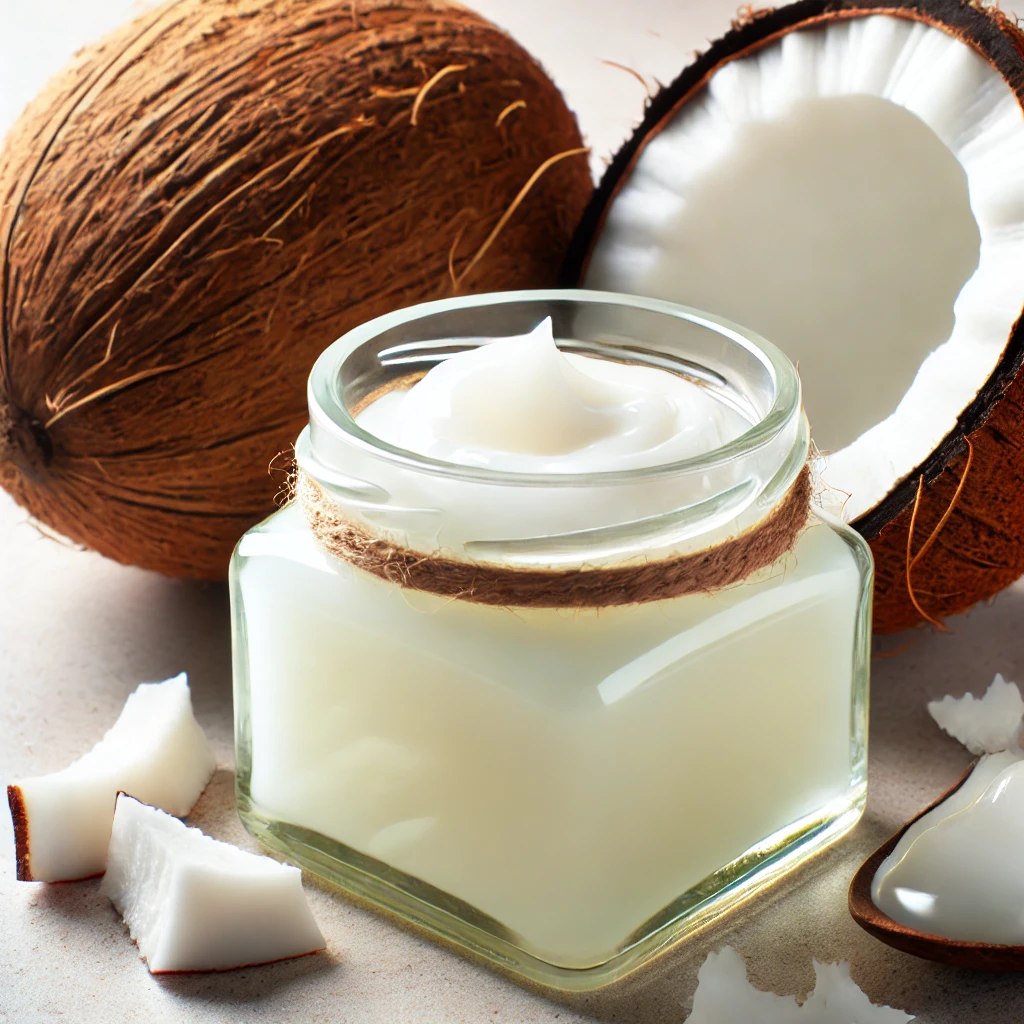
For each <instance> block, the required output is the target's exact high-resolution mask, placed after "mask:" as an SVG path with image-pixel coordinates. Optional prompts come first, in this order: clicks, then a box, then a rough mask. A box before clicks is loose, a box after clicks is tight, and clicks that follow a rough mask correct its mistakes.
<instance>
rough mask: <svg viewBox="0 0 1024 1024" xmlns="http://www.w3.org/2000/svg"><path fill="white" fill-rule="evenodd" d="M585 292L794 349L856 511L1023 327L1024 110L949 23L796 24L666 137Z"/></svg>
mask: <svg viewBox="0 0 1024 1024" xmlns="http://www.w3.org/2000/svg"><path fill="white" fill-rule="evenodd" d="M585 283H586V286H587V287H588V288H605V289H611V290H617V291H628V292H635V293H638V294H643V295H651V296H656V297H660V298H666V299H672V300H674V301H677V302H682V303H685V304H687V305H691V306H696V307H698V308H701V309H705V310H708V311H710V312H713V313H717V314H719V315H722V316H725V317H728V318H729V319H732V320H734V321H736V322H737V323H740V324H743V325H744V326H746V327H749V328H751V329H753V330H755V331H757V332H758V333H760V334H762V335H763V336H764V337H766V338H768V339H769V340H770V341H773V342H775V343H776V344H777V345H779V346H780V347H781V348H782V349H783V350H784V351H785V352H786V353H787V354H788V355H789V356H790V358H791V359H793V361H794V362H796V363H797V364H798V366H799V369H800V375H801V378H802V379H803V382H804V401H805V405H806V408H807V412H808V416H809V418H810V421H811V428H812V433H813V435H814V437H815V440H816V442H817V443H818V445H819V446H820V447H821V448H822V449H824V450H826V451H829V452H830V453H831V454H830V455H829V460H828V464H827V469H826V474H825V477H826V480H827V482H828V483H829V485H830V486H832V487H834V488H836V489H837V490H840V491H845V492H848V493H849V494H850V499H849V501H848V502H847V505H846V509H845V513H846V517H847V518H848V519H856V518H858V517H859V516H861V515H863V514H864V513H866V512H867V511H869V510H870V509H872V508H873V507H874V506H875V505H877V504H878V503H879V502H880V501H881V500H882V499H883V498H884V497H885V496H886V495H887V494H888V493H889V492H890V491H891V490H892V489H893V487H894V486H895V484H896V483H897V482H898V481H900V480H901V479H903V478H904V477H906V476H907V475H908V474H910V473H912V472H913V471H914V469H915V468H916V467H918V466H919V465H921V463H923V462H924V461H925V459H927V457H928V456H929V455H930V454H931V453H932V452H933V451H934V450H935V449H936V448H937V447H938V446H939V444H940V443H941V441H942V440H943V438H945V437H946V436H947V435H948V434H949V433H950V432H951V431H952V430H953V429H954V427H955V425H956V421H957V418H958V416H959V415H960V414H961V413H962V412H963V411H964V409H965V408H967V407H968V406H969V405H970V403H971V402H972V401H973V400H974V399H975V397H976V396H977V395H978V393H979V391H980V390H981V389H982V387H983V386H984V384H985V383H986V381H987V380H988V379H989V377H990V376H991V375H992V373H993V371H994V370H995V369H996V367H997V366H998V364H999V363H1000V359H1001V357H1002V355H1003V352H1004V349H1005V347H1006V344H1007V339H1008V337H1009V335H1010V333H1011V330H1012V328H1013V326H1014V324H1015V322H1016V321H1017V318H1018V317H1019V316H1020V313H1021V308H1022V306H1024V115H1022V111H1021V108H1020V105H1019V104H1018V102H1017V99H1016V97H1015V96H1014V93H1013V92H1012V90H1011V89H1010V87H1009V85H1008V84H1007V83H1006V82H1005V81H1004V79H1003V78H1002V76H1001V75H1000V74H999V72H998V71H997V70H996V69H995V68H993V67H992V66H991V65H990V64H989V63H988V62H987V61H986V60H984V59H983V58H982V57H981V56H979V55H978V54H977V53H976V52H975V51H974V50H973V49H972V48H971V47H970V46H968V45H967V44H965V43H963V42H961V41H959V40H958V39H955V38H953V37H952V36H949V35H947V34H946V33H945V32H943V31H942V30H940V29H937V28H933V27H931V26H928V25H925V24H922V23H919V22H915V21H911V20H907V19H903V18H898V17H892V16H888V15H872V16H869V17H862V18H854V19H852V20H847V21H836V22H831V23H828V24H827V25H824V26H821V27H815V28H808V29H800V30H795V31H792V32H789V33H788V34H787V35H785V36H783V37H782V38H781V39H779V40H777V41H775V42H772V43H770V44H768V45H767V46H765V47H764V48H762V49H760V50H759V51H757V52H755V53H753V54H751V55H749V56H745V57H742V58H740V59H737V60H734V61H732V62H731V63H728V64H725V65H723V66H722V67H721V68H720V69H719V70H717V71H716V72H715V74H714V75H713V76H712V77H711V78H710V80H709V82H708V83H707V86H706V88H704V89H702V90H701V91H700V92H699V93H698V94H697V95H695V96H694V97H693V98H692V99H690V100H689V101H688V102H686V103H684V104H683V105H682V106H681V107H680V108H679V109H678V110H677V111H676V112H675V113H674V114H673V115H672V116H671V118H670V119H669V120H668V121H667V122H665V123H664V124H663V126H662V128H661V130H660V131H658V132H657V133H656V134H653V135H652V136H650V137H649V138H648V139H647V141H646V144H645V145H644V147H643V149H642V150H641V151H640V153H639V156H638V158H637V159H636V161H635V163H634V166H633V168H632V169H631V171H630V172H629V173H628V176H627V177H626V178H625V179H624V182H623V184H622V185H621V187H620V188H619V191H618V192H617V194H616V195H615V198H614V199H613V201H612V203H611V206H610V208H609V209H608V210H607V212H606V219H605V222H604V225H603V228H602V230H601V232H600V234H599V236H598V238H597V241H596V244H595V246H594V248H593V249H592V252H591V256H590V261H589V264H588V268H587V273H586V278H585Z"/></svg>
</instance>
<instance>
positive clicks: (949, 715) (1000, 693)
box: [928, 673, 1024, 754]
mask: <svg viewBox="0 0 1024 1024" xmlns="http://www.w3.org/2000/svg"><path fill="white" fill-rule="evenodd" d="M928 713H929V714H930V715H931V716H932V718H934V719H935V721H936V722H937V723H938V725H939V728H940V729H943V730H944V731H945V732H948V733H949V735H950V736H952V737H953V738H954V739H956V740H959V741H960V742H961V743H962V744H963V745H964V746H965V747H966V748H967V749H968V750H969V751H970V752H971V753H972V754H996V753H998V752H999V751H1000V750H1015V749H1017V748H1018V746H1019V743H1020V726H1021V721H1022V719H1024V700H1022V699H1021V695H1020V690H1019V689H1018V687H1017V684H1016V683H1008V682H1007V681H1006V680H1005V679H1004V678H1003V677H1002V676H1001V675H1000V674H999V673H996V677H995V679H993V680H992V684H991V685H990V686H989V688H988V689H987V690H986V691H985V695H984V696H983V697H980V698H978V697H975V696H974V695H973V694H970V693H965V694H964V695H963V696H962V697H951V696H949V695H948V694H947V696H945V697H943V698H942V700H933V701H930V702H929V703H928Z"/></svg>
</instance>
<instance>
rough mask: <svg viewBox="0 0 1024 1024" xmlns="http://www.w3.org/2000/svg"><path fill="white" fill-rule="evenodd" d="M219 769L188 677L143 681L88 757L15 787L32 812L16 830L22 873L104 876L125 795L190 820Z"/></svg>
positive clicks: (41, 878)
mask: <svg viewBox="0 0 1024 1024" xmlns="http://www.w3.org/2000/svg"><path fill="white" fill-rule="evenodd" d="M215 767H216V760H215V758H214V756H213V753H212V751H211V750H210V747H209V744H208V743H207V742H206V737H205V736H204V735H203V731H202V729H201V728H200V727H199V724H198V722H196V720H195V717H194V715H193V713H192V697H191V694H190V692H189V687H188V679H187V678H186V676H185V674H184V673H182V674H181V675H179V676H176V677H175V678H173V679H168V680H166V681H165V682H162V683H142V684H141V685H140V686H139V687H138V688H137V689H136V690H135V692H134V693H132V694H131V695H130V696H129V697H128V700H127V701H126V702H125V705H124V708H123V709H122V710H121V714H120V716H119V717H118V719H117V721H116V722H115V723H114V725H113V726H112V727H111V729H110V730H109V732H107V734H106V735H105V736H104V737H103V739H102V740H100V742H99V743H97V744H96V746H95V747H93V748H92V750H90V751H89V752H88V753H87V754H85V755H83V756H82V757H80V758H79V759H78V760H77V761H75V762H73V763H72V764H70V765H68V767H67V768H64V769H62V770H61V771H58V772H53V773H52V774H50V775H39V776H36V777H35V778H29V779H23V780H21V781H19V782H16V783H14V784H13V785H12V787H11V789H12V790H16V791H17V792H18V794H19V795H20V804H21V808H22V810H23V814H24V822H23V827H22V828H17V827H16V829H15V832H16V837H17V841H18V847H19V848H18V851H17V853H18V861H19V868H20V867H21V866H22V864H27V868H28V871H27V874H28V876H29V878H30V879H31V880H32V881H38V882H59V881H71V880H73V879H78V878H88V877H90V876H92V875H98V874H101V873H102V872H103V871H104V869H105V868H106V863H107V844H108V842H109V840H110V829H111V823H112V821H113V818H114V803H115V801H116V799H117V794H118V792H119V791H121V790H123V791H125V792H128V793H131V794H133V795H135V796H137V797H139V799H141V800H145V801H146V802H147V803H151V804H154V805H156V806H157V807H161V808H163V809H164V810H166V811H169V812H170V813H171V814H177V815H185V814H188V812H189V811H190V810H191V809H192V807H193V805H194V804H195V802H196V800H197V799H198V798H199V795H200V794H201V793H202V791H203V789H204V788H205V787H206V783H207V782H208V781H209V779H210V776H211V775H212V774H213V771H214V768H215ZM14 802H15V801H14V800H12V809H13V807H14ZM16 825H17V822H16Z"/></svg>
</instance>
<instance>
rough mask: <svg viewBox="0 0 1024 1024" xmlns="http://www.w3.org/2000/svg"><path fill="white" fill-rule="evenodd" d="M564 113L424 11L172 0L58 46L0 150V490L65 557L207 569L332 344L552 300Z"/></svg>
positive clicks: (511, 48) (583, 173)
mask: <svg viewBox="0 0 1024 1024" xmlns="http://www.w3.org/2000/svg"><path fill="white" fill-rule="evenodd" d="M591 191H592V181H591V177H590V170H589V166H588V163H587V157H586V153H585V150H584V149H583V142H582V139H581V137H580V132H579V128H578V127H577V124H576V121H575V118H574V117H573V115H572V112H571V111H570V110H569V109H568V107H567V106H566V105H565V102H564V100H563V99H562V96H561V94H560V93H559V91H558V89H557V88H556V87H555V86H554V84H553V83H552V82H551V80H550V79H549V78H548V77H547V75H546V74H545V73H544V70H543V69H542V68H541V66H540V65H539V64H538V63H537V62H536V61H535V60H534V59H533V58H532V57H531V56H530V55H529V54H528V53H526V52H525V51H524V50H523V49H522V47H521V46H519V45H518V43H516V42H515V41H514V40H513V39H511V38H510V37H509V36H508V35H507V34H506V33H505V32H503V31H501V30H500V29H498V28H496V27H495V26H494V25H492V24H491V23H490V22H488V21H486V20H485V19H483V18H482V17H480V16H479V15H478V14H476V13H474V12H473V11H471V10H468V9H467V8H465V7H463V6H462V5H460V4H457V3H447V2H445V0H359V2H358V3H356V2H355V0H352V2H344V0H339V2H336V3H324V2H322V0H183V2H182V0H170V2H166V3H163V4H160V5H159V6H156V7H154V8H152V9H149V10H146V11H145V12H144V13H142V14H141V15H140V16H139V17H138V18H136V19H135V20H134V21H132V22H131V23H129V24H127V25H125V26H124V27H122V28H119V29H117V30H116V31H114V32H113V33H111V34H110V35H109V36H107V37H106V38H105V39H103V40H101V41H100V42H98V43H96V44H94V45H91V46H87V47H85V48H84V49H82V50H80V51H79V52H78V53H77V54H76V55H75V57H74V59H73V60H72V62H71V63H70V64H69V66H68V67H67V68H66V69H65V70H64V71H62V72H61V73H60V74H59V75H58V76H57V77H56V78H55V79H53V81H51V82H50V83H49V85H48V86H47V87H46V89H45V90H44V91H43V92H42V93H41V94H40V96H39V97H38V98H37V99H35V100H34V101H33V102H32V103H31V104H29V106H28V107H27V108H26V109H25V111H24V113H23V114H22V115H21V117H20V118H19V119H18V121H17V122H16V123H15V124H14V126H13V127H12V128H11V130H10V133H9V134H8V136H7V138H6V141H5V144H4V148H3V150H2V151H0V487H3V488H4V489H6V490H8V491H9V492H10V493H11V494H12V495H13V497H14V498H15V500H16V501H18V502H19V504H21V505H22V506H24V507H25V508H26V509H27V510H28V511H29V512H30V513H31V514H32V515H33V516H35V517H37V518H38V519H40V520H42V521H43V522H45V523H46V524H48V525H49V526H50V527H51V528H52V529H54V530H56V531H58V532H59V533H62V534H65V535H66V536H68V537H70V538H71V539H72V540H75V541H78V542H80V543H82V544H85V545H87V546H88V547H90V548H93V549H94V550H97V551H99V552H101V553H102V554H104V555H107V556H108V557H110V558H115V559H117V560H118V561H121V562H126V563H129V564H135V565H141V566H143V567H144V568H148V569H154V570H156V571H158V572H162V573H167V574H169V575H174V576H192V577H197V578H205V579H223V578H226V576H227V570H228V562H229V559H230V555H231V550H232V548H233V547H234V545H235V543H236V541H237V540H238V538H239V537H240V536H241V535H242V534H243V533H244V532H245V531H246V530H247V529H248V528H249V527H250V526H252V525H254V524H255V523H257V522H259V521H260V520H261V519H263V518H264V517H265V516H267V515H269V514H270V513H271V512H272V511H273V510H274V490H275V487H274V485H273V484H272V483H271V482H270V481H268V479H267V465H268V463H269V462H270V461H271V460H272V459H273V458H274V457H275V456H276V455H277V454H278V453H279V452H281V451H282V450H284V449H287V448H290V446H291V444H292V443H293V442H294V440H295V438H296V437H297V435H298V434H299V432H300V431H301V429H302V427H303V426H304V425H305V423H306V421H307V419H308V412H307V409H306V400H305V396H306V387H305V386H306V378H307V376H308V374H309V371H310V368H311V367H312V365H313V362H314V361H315V359H316V357H317V356H318V355H319V354H320V353H321V352H322V351H323V349H324V348H325V347H326V346H327V345H328V344H330V343H331V342H332V341H333V340H334V339H335V338H337V337H338V336H339V335H341V334H343V333H344V332H345V331H348V330H350V329H351V328H353V327H356V326H358V325H359V324H361V323H364V322H366V321H367V320H370V319H371V318H373V317H376V316H379V315H381V314H383V313H388V312H391V311H392V310H394V309H397V308H398V307H400V306H406V305H410V304H412V303H415V302H420V301H424V300H429V299H437V298H442V297H444V296H447V295H452V294H466V293H469V292H476V291H494V290H500V289H516V288H544V287H550V286H551V285H553V284H554V283H555V281H556V279H557V276H558V271H559V267H560V266H561V263H562V260H563V258H564V255H565V251H566V248H567V246H568V242H569V238H570V236H571V234H572V231H573V228H574V227H575V226H576V223H577V221H578V220H579V216H580V214H581V212H582V210H583V207H584V206H585V205H586V202H587V200H588V199H589V197H590V194H591Z"/></svg>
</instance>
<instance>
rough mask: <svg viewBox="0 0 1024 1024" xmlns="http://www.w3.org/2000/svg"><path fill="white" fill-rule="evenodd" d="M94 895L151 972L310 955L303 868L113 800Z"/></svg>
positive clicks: (125, 799) (313, 933) (314, 935)
mask: <svg viewBox="0 0 1024 1024" xmlns="http://www.w3.org/2000/svg"><path fill="white" fill-rule="evenodd" d="M102 890H103V892H104V893H106V895H107V896H109V897H110V899H111V901H112V902H113V904H114V906H115V907H117V909H118V910H119V911H120V912H121V914H122V916H123V917H124V920H125V924H127V925H128V929H129V931H130V932H131V936H132V938H133V939H134V940H135V942H136V943H137V944H138V947H139V952H140V953H141V955H142V956H143V957H144V958H145V960H146V962H147V963H148V965H149V969H150V971H152V972H153V973H154V974H165V973H170V972H178V971H226V970H232V969H233V968H236V967H247V966H251V965H254V964H264V963H270V962H272V961H274V960H286V959H289V958H290V957H295V956H304V955H305V954H306V953H315V952H317V951H318V950H321V949H323V948H324V946H325V942H324V937H323V935H322V934H321V932H320V929H319V928H318V927H317V924H316V921H314V920H313V915H312V913H311V911H310V909H309V905H308V904H307V903H306V896H305V893H304V892H303V891H302V872H301V871H299V869H298V868H296V867H292V866H291V865H289V864H279V863H278V862H277V861H275V860H271V859H270V858H269V857H261V856H258V855H257V854H254V853H247V852H246V851H245V850H239V849H237V848H236V847H234V846H230V845H229V844H228V843H221V842H218V841H217V840H216V839H212V838H211V837H210V836H207V835H204V834H203V833H202V832H200V831H199V829H197V828H189V827H188V826H187V825H185V824H184V822H181V821H179V820H178V819H177V818H173V817H171V816H170V815H169V814H165V813H164V812H163V811H160V810H157V808H155V807H150V806H148V805H147V804H144V803H140V802H139V801H138V800H134V799H133V798H132V797H129V796H126V795H124V794H121V795H120V796H119V797H118V798H117V810H116V812H115V814H114V826H113V832H112V833H111V836H110V854H109V862H108V866H107V873H106V875H105V876H104V878H103V884H102Z"/></svg>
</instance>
